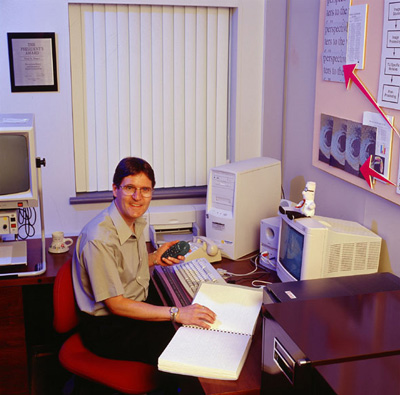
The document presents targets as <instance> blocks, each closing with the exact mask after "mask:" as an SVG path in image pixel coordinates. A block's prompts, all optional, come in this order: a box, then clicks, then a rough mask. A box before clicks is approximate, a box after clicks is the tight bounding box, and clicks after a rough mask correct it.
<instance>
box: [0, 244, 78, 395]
mask: <svg viewBox="0 0 400 395" xmlns="http://www.w3.org/2000/svg"><path fill="white" fill-rule="evenodd" d="M50 242H51V240H50V239H48V240H46V251H47V249H48V247H49V246H50ZM27 244H28V245H27V254H28V265H27V267H20V270H21V271H23V270H25V271H33V270H34V267H35V264H36V263H38V262H41V256H42V254H41V239H31V240H28V241H27ZM72 251H73V248H71V249H70V250H69V251H68V252H66V253H63V254H50V253H48V252H47V253H46V267H47V270H46V272H45V273H44V274H42V275H40V276H31V277H18V278H12V279H8V278H0V328H1V330H0V394H5V395H6V394H7V395H11V394H29V392H30V391H29V364H28V355H29V350H28V346H27V339H29V338H30V337H31V338H32V337H35V336H36V334H32V333H29V331H28V333H27V332H26V330H25V327H26V324H27V317H29V316H30V315H32V316H35V314H36V311H33V309H32V303H34V301H33V300H31V298H30V297H28V296H27V295H32V292H30V291H31V290H32V288H34V286H35V285H39V284H41V285H42V284H47V285H48V287H52V284H53V283H54V279H55V276H56V274H57V271H58V269H59V268H60V267H61V266H62V265H63V264H64V262H65V261H66V260H68V259H69V258H70V257H71V256H72ZM16 271H18V267H3V268H1V273H10V272H16ZM41 288H43V289H45V288H46V287H41ZM50 291H51V289H50ZM47 302H48V303H50V304H51V300H50V301H47ZM40 307H41V306H38V308H39V309H40ZM51 319H52V317H47V322H49V321H51ZM37 320H40V318H37ZM38 324H39V323H38ZM49 330H52V326H50V328H49Z"/></svg>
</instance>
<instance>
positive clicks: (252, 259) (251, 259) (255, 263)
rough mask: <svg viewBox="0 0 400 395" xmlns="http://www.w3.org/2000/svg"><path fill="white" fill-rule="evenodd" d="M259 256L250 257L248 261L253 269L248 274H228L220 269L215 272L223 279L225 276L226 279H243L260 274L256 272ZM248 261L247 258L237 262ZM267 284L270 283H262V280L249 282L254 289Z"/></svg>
mask: <svg viewBox="0 0 400 395" xmlns="http://www.w3.org/2000/svg"><path fill="white" fill-rule="evenodd" d="M260 256H261V254H256V255H253V256H252V257H250V261H251V262H252V263H253V265H254V269H253V270H252V271H250V272H248V273H232V272H229V271H228V270H226V269H222V268H218V269H217V271H218V273H219V274H220V275H221V276H222V277H224V278H226V276H228V277H245V276H250V275H252V274H255V273H261V272H260V271H257V270H258V260H259V258H260ZM248 259H249V258H248V257H247V258H243V259H239V260H242V261H245V260H248ZM259 284H260V285H259ZM262 284H263V285H262ZM267 284H271V282H269V281H262V280H253V281H252V282H251V285H252V286H253V287H256V288H261V287H263V286H264V285H267Z"/></svg>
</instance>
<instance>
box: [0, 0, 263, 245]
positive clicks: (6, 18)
mask: <svg viewBox="0 0 400 395" xmlns="http://www.w3.org/2000/svg"><path fill="white" fill-rule="evenodd" d="M107 1H110V2H115V3H118V2H119V1H116V0H107ZM246 1H249V3H248V4H250V5H251V7H248V6H247V7H246V12H244V11H243V9H242V11H240V12H239V13H238V15H237V20H238V23H239V25H240V26H241V29H242V30H243V21H245V20H253V23H247V22H246V26H247V27H248V29H247V31H246V32H245V34H243V35H242V36H241V37H242V38H241V39H240V40H239V41H238V44H237V48H236V50H237V51H238V54H239V55H240V59H238V62H237V68H238V70H239V72H242V71H243V70H245V71H246V73H247V74H246V75H247V76H249V77H251V75H252V74H253V75H254V74H257V73H259V74H260V75H261V73H262V42H263V37H262V15H263V12H257V9H261V10H262V9H263V4H264V0H251V2H250V0H220V1H219V2H218V5H221V6H222V5H226V6H230V5H235V4H236V5H238V6H239V10H240V6H241V4H245V2H246ZM68 2H69V1H68V0H1V1H0V37H2V39H1V40H0V70H1V71H2V72H1V73H0V87H1V89H0V113H33V114H35V124H36V151H37V156H39V157H41V158H45V159H46V163H47V166H46V167H44V168H42V179H43V195H44V198H43V201H44V218H45V221H44V222H45V232H46V235H50V234H51V233H52V232H54V231H56V230H63V231H64V232H65V233H66V235H71V236H72V235H76V234H78V233H79V232H80V230H81V228H82V227H83V226H84V224H86V223H87V222H88V221H89V220H90V219H91V218H92V217H94V216H95V215H96V214H97V213H98V212H99V211H100V210H101V209H103V208H104V207H106V206H107V204H92V205H70V204H69V198H70V197H72V196H75V178H74V171H75V169H74V152H73V131H72V107H71V86H70V85H71V84H70V57H69V27H68ZM82 2H87V1H86V0H84V1H82ZM120 2H121V3H126V2H127V1H126V0H121V1H120ZM132 2H134V0H132ZM149 3H166V4H168V3H170V0H165V1H159V0H153V1H149ZM177 3H180V4H189V5H190V4H194V3H196V4H199V3H200V4H204V5H207V4H208V5H210V4H212V3H213V2H212V1H211V0H196V2H194V1H192V0H188V1H182V0H177ZM214 3H215V2H214ZM260 18H261V28H260V25H259V24H255V23H254V20H255V19H256V20H258V21H260ZM256 26H258V28H257V29H258V30H255V29H256ZM7 32H55V33H56V38H57V43H56V48H57V65H58V81H59V91H58V92H34V93H11V87H10V76H9V63H8V47H7ZM254 32H257V34H256V35H255V37H253V38H252V37H251V35H252V34H253V33H254ZM248 50H250V51H251V54H252V55H251V56H252V57H253V58H254V59H255V62H254V64H253V65H252V66H253V72H252V73H250V72H247V69H249V66H248V63H249V62H246V61H245V59H248V56H247V55H246V53H247V51H248ZM244 74H245V73H244ZM260 79H261V77H260ZM251 92H253V94H252V93H251ZM261 93H262V86H261V84H260V83H258V84H255V83H254V82H253V81H251V80H250V78H248V82H246V81H244V82H243V83H242V84H240V86H238V87H237V94H238V96H239V97H240V98H245V100H244V99H243V100H240V101H239V100H238V104H237V108H236V113H235V114H236V115H235V116H236V122H237V124H238V125H237V128H238V130H237V133H238V137H237V140H238V143H239V145H238V148H237V149H236V148H235V149H234V151H235V153H234V154H235V155H236V156H235V157H236V159H238V160H239V159H246V158H249V157H253V156H259V155H260V151H261V150H260V140H261V126H262V125H261V113H262V109H261V105H259V106H258V107H257V108H255V107H256V106H255V105H254V104H252V103H254V102H256V101H257V100H258V101H259V102H260V101H261ZM239 107H240V108H239ZM246 107H247V109H246ZM252 108H253V109H254V110H252ZM251 114H253V115H254V116H251ZM242 134H243V136H245V137H242ZM242 140H245V144H244V143H243V141H242ZM202 202H204V200H201V199H200V200H199V199H191V200H183V201H182V200H179V201H175V202H174V201H163V202H160V201H155V202H153V203H152V205H153V204H154V205H164V204H171V203H173V204H183V203H188V204H195V203H202ZM38 217H39V216H38ZM36 232H37V233H36V235H37V237H39V235H40V220H39V219H38V223H37V226H36Z"/></svg>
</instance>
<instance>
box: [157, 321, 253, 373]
mask: <svg viewBox="0 0 400 395" xmlns="http://www.w3.org/2000/svg"><path fill="white" fill-rule="evenodd" d="M250 343H251V337H250V336H247V335H237V334H232V333H223V332H215V331H208V330H203V329H198V328H193V327H181V328H179V329H178V331H177V332H176V334H175V335H174V337H173V338H172V340H171V342H170V343H169V345H168V347H167V348H166V349H165V350H164V351H163V353H162V354H161V355H160V357H159V359H158V368H159V369H160V370H162V371H167V372H171V373H179V374H187V375H192V376H197V377H206V378H218V379H236V378H237V377H238V376H239V374H240V371H241V368H242V366H243V364H244V361H245V359H246V356H247V353H248V349H249V347H250Z"/></svg>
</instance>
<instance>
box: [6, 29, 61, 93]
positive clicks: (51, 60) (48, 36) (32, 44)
mask: <svg viewBox="0 0 400 395" xmlns="http://www.w3.org/2000/svg"><path fill="white" fill-rule="evenodd" d="M7 37H8V58H9V64H10V81H11V92H51V91H58V81H57V58H56V43H55V33H7Z"/></svg>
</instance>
